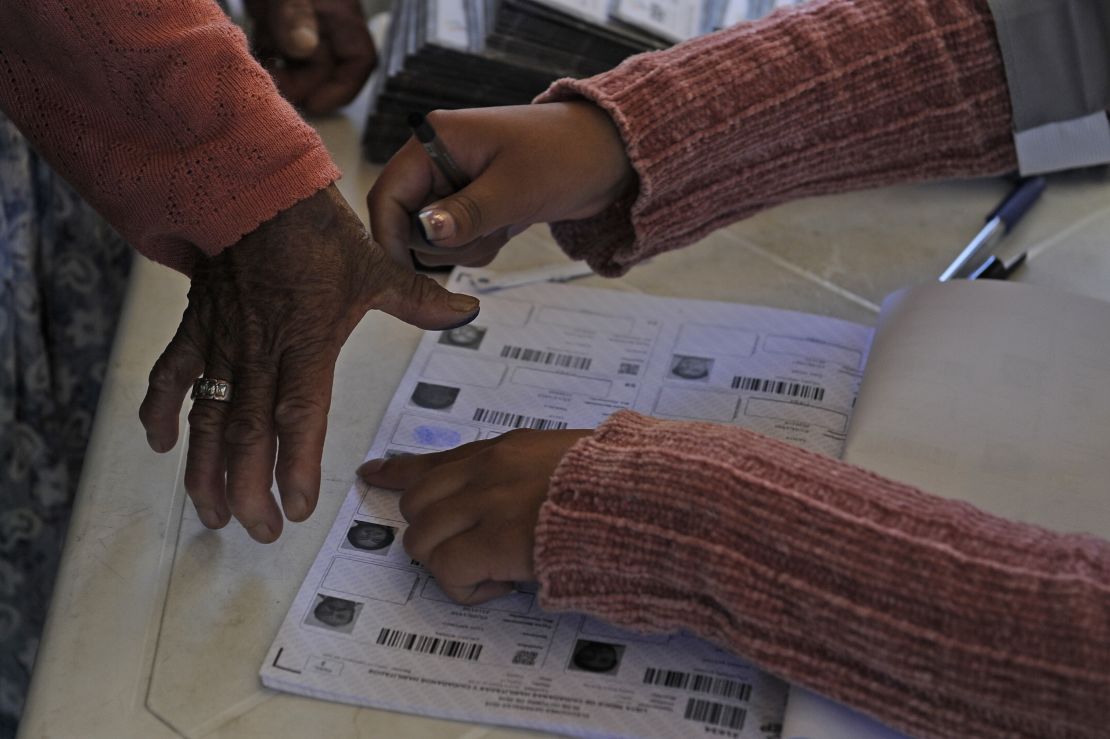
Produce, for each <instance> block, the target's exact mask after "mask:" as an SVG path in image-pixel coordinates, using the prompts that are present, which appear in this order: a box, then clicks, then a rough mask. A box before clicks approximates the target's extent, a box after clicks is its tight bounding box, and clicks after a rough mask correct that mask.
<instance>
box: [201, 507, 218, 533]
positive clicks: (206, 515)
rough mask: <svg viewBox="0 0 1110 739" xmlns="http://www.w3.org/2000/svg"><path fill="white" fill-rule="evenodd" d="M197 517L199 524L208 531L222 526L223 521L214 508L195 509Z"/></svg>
mask: <svg viewBox="0 0 1110 739" xmlns="http://www.w3.org/2000/svg"><path fill="white" fill-rule="evenodd" d="M197 517H198V518H199V519H200V522H201V523H202V524H204V525H205V526H207V527H208V528H210V529H218V528H220V527H221V526H223V519H222V518H221V517H220V514H219V512H218V511H217V510H216V509H215V508H197Z"/></svg>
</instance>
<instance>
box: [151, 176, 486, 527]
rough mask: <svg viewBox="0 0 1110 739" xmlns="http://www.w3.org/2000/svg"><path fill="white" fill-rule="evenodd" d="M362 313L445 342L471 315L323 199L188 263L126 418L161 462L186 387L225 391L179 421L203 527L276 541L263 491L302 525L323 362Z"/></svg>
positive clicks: (311, 487) (321, 408)
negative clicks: (136, 404)
mask: <svg viewBox="0 0 1110 739" xmlns="http://www.w3.org/2000/svg"><path fill="white" fill-rule="evenodd" d="M371 309H378V310H382V311H385V312H386V313H389V314H391V315H393V316H396V317H397V318H400V319H401V320H403V321H406V322H407V323H411V324H413V325H415V326H419V327H421V328H427V329H446V328H451V327H453V326H457V325H459V324H462V323H466V322H467V321H469V320H472V319H473V318H474V316H475V315H477V313H478V301H477V300H475V299H474V298H472V297H469V296H466V295H455V294H452V293H449V292H448V291H447V290H445V289H444V288H442V287H440V286H439V285H438V284H437V283H436V282H434V281H432V280H431V279H429V278H427V277H423V276H420V275H416V274H414V273H413V272H412V271H411V270H406V269H403V268H401V267H398V266H397V265H395V264H394V263H393V262H392V261H391V260H390V259H389V258H388V257H387V256H386V255H385V253H384V252H383V251H382V250H381V248H380V247H378V245H377V244H374V243H373V242H372V241H371V240H370V238H369V235H368V234H367V233H366V230H365V229H364V228H363V226H362V222H361V221H360V220H359V218H358V216H356V215H355V214H354V212H353V211H352V210H351V209H350V207H348V205H347V203H346V201H345V200H343V197H342V196H341V195H340V194H339V191H338V190H337V189H336V188H335V186H334V185H333V186H331V187H329V188H327V189H325V190H322V191H320V192H319V193H317V194H316V195H314V196H312V197H310V198H308V199H307V200H303V201H301V202H299V203H297V204H296V205H294V206H293V207H291V208H289V209H288V210H285V211H283V212H281V213H279V214H278V215H277V216H275V217H274V218H272V219H270V220H269V221H267V222H265V223H263V224H262V225H261V226H259V227H258V228H257V229H255V230H254V231H253V232H251V233H250V234H248V235H246V236H244V237H243V238H242V239H241V240H240V241H239V242H237V243H235V244H233V245H232V246H230V247H228V248H227V249H225V250H224V251H223V252H222V253H220V254H219V255H218V256H215V257H208V258H201V259H199V260H198V261H197V263H196V265H195V266H194V268H193V275H192V283H191V285H190V288H189V304H188V307H187V308H186V309H185V315H184V316H183V317H182V319H181V325H180V326H179V327H178V329H177V334H176V335H175V336H174V337H173V339H172V340H171V341H170V344H169V346H168V347H166V350H165V352H163V354H162V356H161V357H159V358H158V361H157V362H156V363H155V365H154V369H153V370H151V373H150V385H149V388H148V390H147V394H146V398H145V399H144V400H143V403H142V406H141V408H140V409H139V417H140V419H141V420H142V422H143V425H144V426H145V427H146V431H147V439H148V440H149V442H150V446H151V447H152V448H153V449H154V450H155V451H158V452H166V451H169V450H170V449H171V448H173V446H174V444H176V442H177V435H178V417H179V414H180V411H181V403H182V400H183V398H184V396H185V394H186V392H188V390H189V388H190V387H191V386H192V385H193V382H194V380H195V379H196V378H197V377H198V376H200V375H203V376H204V377H206V378H212V379H214V380H225V381H228V382H229V384H230V388H231V392H230V396H229V397H228V398H227V399H220V398H219V397H216V398H208V399H204V398H198V399H197V400H195V401H194V402H193V406H192V410H191V411H190V413H189V452H188V457H187V460H186V466H185V489H186V491H187V492H188V494H189V497H190V498H191V499H192V501H193V504H194V505H195V506H196V509H197V514H198V516H199V517H200V520H201V521H202V522H203V523H204V524H205V525H206V526H208V527H209V528H220V527H221V526H224V525H225V524H227V522H228V520H229V519H230V517H231V516H232V515H234V516H235V518H237V519H238V520H239V521H240V523H242V524H243V526H244V527H245V528H246V529H247V531H248V532H249V533H250V535H251V536H252V537H253V538H254V539H256V540H258V541H261V542H270V541H273V540H274V539H276V538H277V537H278V536H279V535H280V534H281V529H282V510H280V509H279V508H278V506H277V503H276V502H275V500H274V496H273V493H272V492H271V489H272V487H273V483H274V481H275V478H276V481H277V488H278V491H279V493H280V495H281V504H282V508H283V509H284V513H285V517H286V518H288V519H289V520H291V521H302V520H304V519H306V518H308V516H309V515H310V514H311V513H312V511H313V509H314V508H315V507H316V500H317V498H318V496H319V492H320V459H321V456H322V454H323V447H324V434H325V432H326V429H327V420H328V409H329V406H330V405H331V388H332V376H333V371H334V368H335V361H336V358H337V357H338V355H339V350H340V347H342V346H343V343H344V342H345V341H346V340H347V337H348V336H349V335H350V333H351V331H352V330H354V328H355V326H356V324H358V322H359V320H360V319H361V318H362V316H363V315H364V314H365V313H366V312H367V311H368V310H371ZM383 349H384V350H386V351H388V348H385V347H383ZM275 463H276V467H275Z"/></svg>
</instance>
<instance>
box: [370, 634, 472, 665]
mask: <svg viewBox="0 0 1110 739" xmlns="http://www.w3.org/2000/svg"><path fill="white" fill-rule="evenodd" d="M378 644H380V645H381V646H383V647H390V648H392V649H407V650H409V651H410V652H419V653H420V654H434V655H437V656H439V657H450V658H452V659H465V660H469V661H471V662H477V661H478V655H480V654H481V653H482V645H481V644H479V643H478V642H472V641H462V640H460V639H441V638H440V637H438V636H423V635H421V634H410V633H409V632H407V631H398V630H396V629H382V630H381V631H379V632H378Z"/></svg>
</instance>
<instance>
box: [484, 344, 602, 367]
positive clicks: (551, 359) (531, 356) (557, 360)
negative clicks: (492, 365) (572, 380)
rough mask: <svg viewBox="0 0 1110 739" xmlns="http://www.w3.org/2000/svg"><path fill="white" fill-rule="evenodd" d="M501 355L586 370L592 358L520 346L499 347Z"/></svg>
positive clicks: (507, 357)
mask: <svg viewBox="0 0 1110 739" xmlns="http://www.w3.org/2000/svg"><path fill="white" fill-rule="evenodd" d="M501 356H502V357H503V358H505V359H519V360H520V361H522V362H536V363H538V364H553V365H555V366H556V367H566V368H569V369H576V370H588V369H589V368H590V365H591V364H592V363H593V360H592V359H591V358H589V357H580V356H578V355H577V354H559V353H558V352H545V351H543V350H541V349H525V348H524V347H522V346H509V345H508V344H506V345H505V346H503V347H501Z"/></svg>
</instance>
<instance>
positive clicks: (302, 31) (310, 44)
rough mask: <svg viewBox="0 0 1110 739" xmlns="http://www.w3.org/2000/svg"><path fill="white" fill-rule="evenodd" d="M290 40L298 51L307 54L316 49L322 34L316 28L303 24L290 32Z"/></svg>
mask: <svg viewBox="0 0 1110 739" xmlns="http://www.w3.org/2000/svg"><path fill="white" fill-rule="evenodd" d="M289 41H290V42H291V43H292V45H293V47H294V49H295V50H296V51H299V52H300V53H302V54H307V53H309V52H312V51H315V50H316V44H317V43H319V41H320V36H319V35H318V34H317V33H316V31H315V30H314V29H312V28H309V27H308V26H301V27H300V28H294V29H293V32H292V33H290V34H289Z"/></svg>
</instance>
